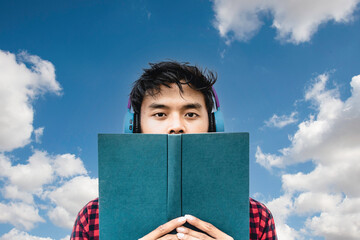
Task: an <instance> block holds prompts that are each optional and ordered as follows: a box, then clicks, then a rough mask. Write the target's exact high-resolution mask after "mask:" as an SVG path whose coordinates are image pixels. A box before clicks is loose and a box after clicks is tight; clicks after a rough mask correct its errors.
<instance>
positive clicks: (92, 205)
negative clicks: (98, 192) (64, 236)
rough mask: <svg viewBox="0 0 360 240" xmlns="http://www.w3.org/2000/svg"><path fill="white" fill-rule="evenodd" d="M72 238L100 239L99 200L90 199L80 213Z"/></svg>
mask: <svg viewBox="0 0 360 240" xmlns="http://www.w3.org/2000/svg"><path fill="white" fill-rule="evenodd" d="M70 240H99V200H98V199H97V198H96V199H94V200H92V201H90V202H89V203H88V204H86V206H85V207H84V208H83V209H81V210H80V212H79V213H78V215H77V217H76V220H75V224H74V227H73V231H72V233H71V237H70Z"/></svg>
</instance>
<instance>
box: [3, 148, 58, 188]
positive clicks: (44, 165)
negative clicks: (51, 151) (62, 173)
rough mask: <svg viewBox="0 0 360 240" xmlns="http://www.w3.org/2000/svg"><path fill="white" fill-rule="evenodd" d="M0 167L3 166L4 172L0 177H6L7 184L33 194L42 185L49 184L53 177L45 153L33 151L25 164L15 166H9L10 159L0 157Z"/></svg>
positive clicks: (49, 161)
mask: <svg viewBox="0 0 360 240" xmlns="http://www.w3.org/2000/svg"><path fill="white" fill-rule="evenodd" d="M0 166H4V168H3V169H4V170H5V171H2V172H1V173H0V176H4V177H6V178H7V179H8V180H9V183H10V184H11V185H15V186H17V188H18V189H19V190H24V191H29V192H35V191H37V190H39V189H41V187H42V186H43V185H44V184H48V183H51V182H52V180H53V177H54V176H53V168H52V166H51V158H50V157H49V156H48V154H47V153H46V152H42V151H38V150H35V152H34V154H33V155H32V156H31V157H30V158H29V159H28V163H27V164H18V165H16V166H11V162H10V159H9V158H5V157H4V155H0ZM30 179H31V181H30Z"/></svg>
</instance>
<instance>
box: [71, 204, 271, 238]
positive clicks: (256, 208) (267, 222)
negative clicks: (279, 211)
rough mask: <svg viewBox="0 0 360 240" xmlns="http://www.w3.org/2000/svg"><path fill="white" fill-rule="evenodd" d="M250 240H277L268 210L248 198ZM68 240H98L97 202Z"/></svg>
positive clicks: (84, 212) (83, 212) (89, 206)
mask: <svg viewBox="0 0 360 240" xmlns="http://www.w3.org/2000/svg"><path fill="white" fill-rule="evenodd" d="M249 200H250V219H249V220H250V240H277V237H276V230H275V222H274V219H273V217H272V214H271V212H270V211H269V209H267V208H266V207H265V205H263V204H262V203H260V202H258V201H256V200H254V199H252V198H250V199H249ZM70 240H99V201H98V199H95V200H92V201H90V202H89V203H88V204H87V205H86V206H85V207H84V208H83V209H81V211H80V212H79V214H78V216H77V217H76V220H75V224H74V228H73V231H72V233H71V238H70Z"/></svg>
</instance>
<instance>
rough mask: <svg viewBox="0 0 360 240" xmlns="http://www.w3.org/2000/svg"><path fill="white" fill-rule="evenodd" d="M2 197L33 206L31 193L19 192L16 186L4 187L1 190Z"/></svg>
mask: <svg viewBox="0 0 360 240" xmlns="http://www.w3.org/2000/svg"><path fill="white" fill-rule="evenodd" d="M2 192H3V195H4V197H5V198H6V199H12V200H21V201H23V202H24V203H29V204H33V203H34V197H33V195H32V194H31V193H29V192H26V191H21V190H19V188H18V187H17V186H16V185H8V186H5V187H4V188H3V190H2Z"/></svg>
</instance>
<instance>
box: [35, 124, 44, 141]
mask: <svg viewBox="0 0 360 240" xmlns="http://www.w3.org/2000/svg"><path fill="white" fill-rule="evenodd" d="M43 133H44V127H40V128H37V129H35V130H34V134H35V142H36V143H41V139H40V138H41V136H42V135H43Z"/></svg>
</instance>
